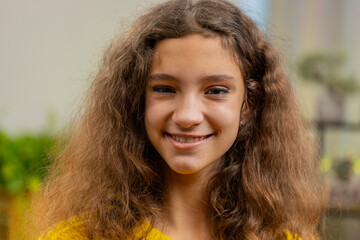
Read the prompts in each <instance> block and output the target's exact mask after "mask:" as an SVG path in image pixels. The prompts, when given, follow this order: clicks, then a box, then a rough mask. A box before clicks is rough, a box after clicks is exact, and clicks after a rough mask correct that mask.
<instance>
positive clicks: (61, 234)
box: [39, 217, 302, 240]
mask: <svg viewBox="0 0 360 240" xmlns="http://www.w3.org/2000/svg"><path fill="white" fill-rule="evenodd" d="M149 228H151V227H150V223H149V222H148V221H144V223H143V224H141V225H140V226H139V227H137V228H136V229H135V238H136V239H137V238H140V237H141V236H143V235H144V233H145V232H146V231H147V230H148V229H149ZM83 231H84V224H83V222H82V221H81V219H80V218H79V217H73V218H71V219H69V220H67V221H64V222H61V223H59V224H58V225H56V226H55V227H54V228H53V229H51V230H50V231H49V232H47V233H46V234H45V235H43V236H41V237H40V238H39V240H69V239H71V240H84V236H83V234H82V232H83ZM284 234H285V236H286V239H287V240H302V239H301V238H300V237H298V236H297V234H292V233H291V232H290V231H287V230H285V231H284ZM146 239H147V240H174V239H172V238H169V237H168V236H166V235H165V234H163V233H162V232H160V231H159V230H157V229H156V228H151V230H150V231H149V233H148V235H147V238H146Z"/></svg>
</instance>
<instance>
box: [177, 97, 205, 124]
mask: <svg viewBox="0 0 360 240" xmlns="http://www.w3.org/2000/svg"><path fill="white" fill-rule="evenodd" d="M201 105H202V104H201V101H200V99H198V98H197V97H196V96H186V97H184V98H181V99H179V100H178V101H177V104H176V107H175V110H174V112H173V115H172V120H173V121H174V123H176V124H177V125H178V126H180V127H182V128H191V127H192V126H195V125H199V124H200V123H201V122H202V121H203V120H204V115H203V111H202V107H201Z"/></svg>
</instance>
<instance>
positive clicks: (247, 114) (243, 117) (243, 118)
mask: <svg viewBox="0 0 360 240" xmlns="http://www.w3.org/2000/svg"><path fill="white" fill-rule="evenodd" d="M250 118H251V111H250V108H249V105H248V104H247V101H246V100H245V99H244V102H243V103H242V105H241V111H240V125H246V123H247V122H248V121H249V120H250Z"/></svg>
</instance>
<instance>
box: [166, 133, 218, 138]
mask: <svg viewBox="0 0 360 240" xmlns="http://www.w3.org/2000/svg"><path fill="white" fill-rule="evenodd" d="M166 134H169V135H171V136H178V137H187V138H202V137H208V136H210V135H213V134H214V133H209V134H184V133H169V132H166Z"/></svg>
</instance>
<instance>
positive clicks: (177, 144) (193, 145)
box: [165, 134, 212, 149]
mask: <svg viewBox="0 0 360 240" xmlns="http://www.w3.org/2000/svg"><path fill="white" fill-rule="evenodd" d="M165 136H166V138H167V139H169V141H170V143H171V144H172V145H173V146H174V147H175V148H178V149H193V148H196V147H198V146H200V145H201V144H203V143H204V142H206V141H207V140H208V139H209V138H211V137H212V135H211V136H209V137H207V138H205V139H203V140H200V141H197V142H189V143H181V142H178V141H176V140H175V139H173V138H172V137H170V136H169V135H167V134H165Z"/></svg>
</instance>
